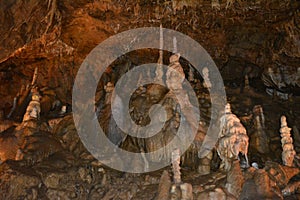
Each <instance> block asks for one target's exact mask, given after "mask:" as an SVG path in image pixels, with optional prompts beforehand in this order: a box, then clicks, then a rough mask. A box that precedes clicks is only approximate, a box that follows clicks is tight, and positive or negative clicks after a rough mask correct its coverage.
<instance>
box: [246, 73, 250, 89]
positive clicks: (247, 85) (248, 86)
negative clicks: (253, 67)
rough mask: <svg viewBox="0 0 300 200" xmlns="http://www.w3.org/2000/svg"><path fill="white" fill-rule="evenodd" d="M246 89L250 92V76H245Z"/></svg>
mask: <svg viewBox="0 0 300 200" xmlns="http://www.w3.org/2000/svg"><path fill="white" fill-rule="evenodd" d="M245 89H246V90H249V89H250V84H249V77H248V75H246V76H245Z"/></svg>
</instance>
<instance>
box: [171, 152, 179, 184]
mask: <svg viewBox="0 0 300 200" xmlns="http://www.w3.org/2000/svg"><path fill="white" fill-rule="evenodd" d="M172 169H173V181H174V183H175V184H180V183H181V173H180V150H179V149H175V150H174V151H173V152H172Z"/></svg>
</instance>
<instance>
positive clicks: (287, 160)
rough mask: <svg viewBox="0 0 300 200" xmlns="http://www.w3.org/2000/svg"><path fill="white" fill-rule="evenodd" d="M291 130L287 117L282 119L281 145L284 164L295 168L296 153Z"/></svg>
mask: <svg viewBox="0 0 300 200" xmlns="http://www.w3.org/2000/svg"><path fill="white" fill-rule="evenodd" d="M290 132H291V128H289V127H288V126H287V122H286V117H285V116H282V117H281V128H280V133H281V134H280V136H281V145H282V150H283V151H282V162H283V164H284V165H286V166H290V167H291V166H293V162H294V157H295V155H296V152H295V150H294V145H293V138H292V137H291V133H290Z"/></svg>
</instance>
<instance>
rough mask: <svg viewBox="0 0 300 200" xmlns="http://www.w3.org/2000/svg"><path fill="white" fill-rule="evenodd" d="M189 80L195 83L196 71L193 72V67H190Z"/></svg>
mask: <svg viewBox="0 0 300 200" xmlns="http://www.w3.org/2000/svg"><path fill="white" fill-rule="evenodd" d="M188 80H189V81H190V82H194V81H195V78H194V70H193V68H192V66H189V77H188Z"/></svg>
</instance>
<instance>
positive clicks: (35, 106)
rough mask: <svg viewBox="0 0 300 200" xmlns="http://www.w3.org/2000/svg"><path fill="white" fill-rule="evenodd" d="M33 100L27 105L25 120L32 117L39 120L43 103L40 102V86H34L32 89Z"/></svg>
mask: <svg viewBox="0 0 300 200" xmlns="http://www.w3.org/2000/svg"><path fill="white" fill-rule="evenodd" d="M31 94H32V97H31V101H30V103H29V105H28V106H27V109H26V113H25V115H24V117H23V122H26V121H29V120H31V119H36V120H38V119H39V118H40V112H41V104H40V98H41V96H40V94H39V92H38V88H33V89H32V90H31Z"/></svg>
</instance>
